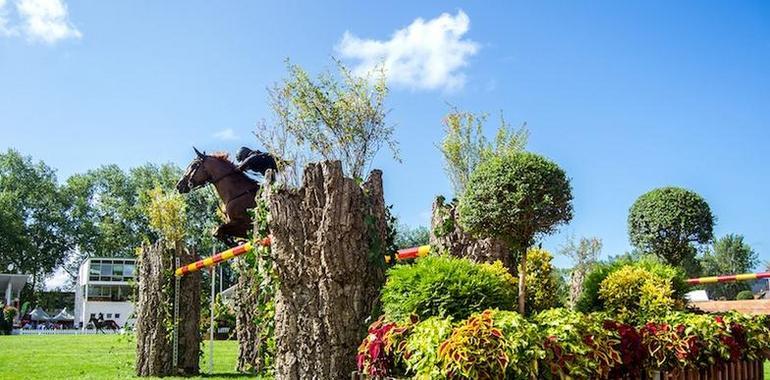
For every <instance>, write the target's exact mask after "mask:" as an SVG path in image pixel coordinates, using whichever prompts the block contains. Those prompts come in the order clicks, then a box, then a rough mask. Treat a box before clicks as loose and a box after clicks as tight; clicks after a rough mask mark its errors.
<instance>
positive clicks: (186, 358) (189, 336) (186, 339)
mask: <svg viewBox="0 0 770 380" xmlns="http://www.w3.org/2000/svg"><path fill="white" fill-rule="evenodd" d="M177 252H179V262H180V265H185V264H190V263H193V262H195V261H197V260H198V259H199V257H198V255H197V254H196V253H195V252H194V251H192V250H185V249H184V248H183V247H181V245H180V246H178V249H177ZM173 269H175V268H173ZM173 269H172V270H173ZM173 281H174V280H173V279H172V285H171V286H172V291H173ZM172 294H173V293H172ZM172 310H173V309H172ZM171 316H172V318H173V313H172V315H171ZM200 320H201V272H194V273H191V274H188V275H186V276H184V277H182V278H181V279H180V283H179V322H178V326H179V327H178V328H179V358H178V361H177V368H176V371H175V372H176V374H177V375H184V376H194V375H198V374H199V373H200V355H199V354H200V347H201V334H200Z"/></svg>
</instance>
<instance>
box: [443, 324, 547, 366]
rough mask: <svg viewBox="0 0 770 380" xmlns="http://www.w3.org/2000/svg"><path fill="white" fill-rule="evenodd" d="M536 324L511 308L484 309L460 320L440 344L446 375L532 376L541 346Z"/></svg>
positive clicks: (539, 355)
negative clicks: (462, 320) (498, 309)
mask: <svg viewBox="0 0 770 380" xmlns="http://www.w3.org/2000/svg"><path fill="white" fill-rule="evenodd" d="M538 340H539V335H538V334H537V331H536V329H535V327H534V326H533V325H532V324H530V323H529V322H527V321H526V320H525V319H524V318H523V317H521V315H519V314H518V313H514V312H511V311H497V310H485V311H484V312H482V313H479V314H473V315H472V316H471V317H470V318H468V319H467V320H465V321H464V322H461V323H460V324H459V325H458V326H457V327H456V328H455V329H454V331H453V332H452V335H451V336H450V337H449V338H448V339H447V340H445V341H444V342H443V343H441V345H440V346H439V350H438V355H439V360H440V361H441V364H442V373H443V375H444V376H446V377H447V378H448V379H503V378H516V379H526V378H530V379H534V378H536V376H537V359H538V358H540V357H542V356H541V352H542V351H541V349H540V348H539V347H538V345H537V341H538Z"/></svg>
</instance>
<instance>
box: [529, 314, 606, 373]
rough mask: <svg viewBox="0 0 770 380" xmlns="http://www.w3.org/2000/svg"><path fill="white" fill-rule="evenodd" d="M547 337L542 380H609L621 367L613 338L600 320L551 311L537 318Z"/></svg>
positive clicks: (544, 346)
mask: <svg viewBox="0 0 770 380" xmlns="http://www.w3.org/2000/svg"><path fill="white" fill-rule="evenodd" d="M533 320H534V322H535V323H537V325H538V327H539V329H540V332H541V333H542V334H543V336H545V340H544V342H543V348H544V349H545V352H546V356H545V358H544V359H543V360H542V362H543V365H542V367H543V368H547V369H548V371H541V374H540V377H541V378H549V379H550V378H553V379H560V378H607V377H608V376H609V374H610V372H611V371H612V369H613V368H614V367H616V366H618V365H620V363H621V355H620V352H619V351H618V350H617V349H616V346H617V344H618V343H620V341H619V340H618V339H616V338H615V337H613V336H611V335H610V334H609V333H608V332H607V331H606V330H605V329H603V328H602V325H601V324H600V323H598V322H597V321H598V320H597V319H594V318H593V317H591V316H589V315H585V314H582V313H580V312H576V311H571V310H567V309H550V310H546V311H544V312H541V313H539V314H537V315H536V316H535V317H534V318H533Z"/></svg>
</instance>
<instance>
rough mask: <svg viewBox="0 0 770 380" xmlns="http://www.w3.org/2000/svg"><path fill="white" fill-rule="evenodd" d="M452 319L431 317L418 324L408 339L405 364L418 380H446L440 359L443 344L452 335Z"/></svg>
mask: <svg viewBox="0 0 770 380" xmlns="http://www.w3.org/2000/svg"><path fill="white" fill-rule="evenodd" d="M452 327H453V326H452V319H451V318H439V317H431V318H428V319H426V320H424V321H421V322H419V323H417V324H416V325H415V326H414V328H412V333H411V334H410V335H409V337H408V338H407V339H406V347H405V353H404V355H403V357H404V362H405V364H406V369H407V371H408V373H410V374H412V375H413V376H414V378H415V379H417V380H434V379H444V378H446V376H444V374H443V373H442V372H441V365H440V361H439V357H438V348H439V345H441V342H443V341H445V340H446V339H447V338H449V335H450V334H451V333H452Z"/></svg>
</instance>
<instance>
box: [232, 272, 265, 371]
mask: <svg viewBox="0 0 770 380" xmlns="http://www.w3.org/2000/svg"><path fill="white" fill-rule="evenodd" d="M237 272H238V282H237V283H236V284H235V299H234V301H235V330H236V332H237V335H238V363H237V367H236V369H237V370H238V371H239V372H247V373H256V372H260V371H262V369H263V368H262V367H263V366H264V363H262V356H261V355H260V352H261V350H263V349H264V347H263V345H262V342H261V341H260V336H259V326H258V325H257V318H256V313H258V312H259V308H258V303H259V278H258V277H256V276H254V275H253V273H252V271H251V270H249V269H248V268H245V267H244V268H240V267H239V268H237Z"/></svg>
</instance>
